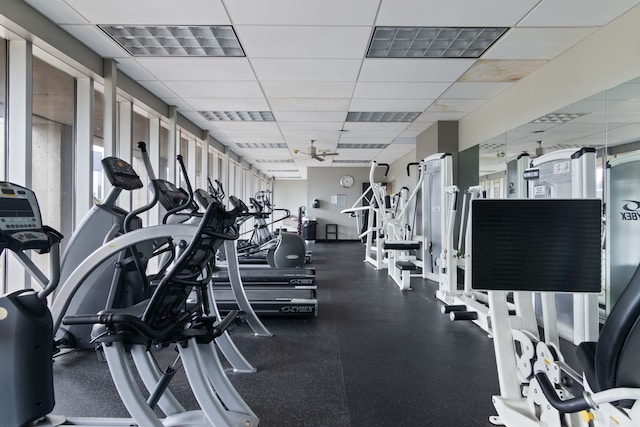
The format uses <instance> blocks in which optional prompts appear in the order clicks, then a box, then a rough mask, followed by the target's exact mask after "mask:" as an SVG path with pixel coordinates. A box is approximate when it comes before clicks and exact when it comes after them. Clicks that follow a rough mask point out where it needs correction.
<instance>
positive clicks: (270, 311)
mask: <svg viewBox="0 0 640 427" xmlns="http://www.w3.org/2000/svg"><path fill="white" fill-rule="evenodd" d="M193 196H194V197H193V198H194V200H195V201H196V202H197V203H198V205H199V206H201V207H204V206H206V205H207V204H208V203H210V200H211V199H212V198H213V197H214V196H213V195H212V194H211V193H207V192H206V191H204V190H202V189H198V190H196V191H195V192H194V194H193ZM226 255H228V256H229V257H233V258H234V259H233V260H232V262H231V263H229V260H227V263H228V264H229V267H231V268H234V266H235V265H237V263H239V262H238V257H237V253H234V254H225V258H226ZM218 267H219V270H218V271H217V272H215V273H214V274H213V276H212V279H211V283H212V284H213V296H214V298H215V301H216V304H217V306H218V310H219V311H220V312H221V313H225V312H227V311H230V310H237V309H238V305H237V303H236V298H235V295H234V293H233V290H232V287H231V281H230V275H229V271H228V269H227V268H224V267H222V266H221V265H220V263H218ZM220 267H222V268H220ZM239 271H240V278H241V281H242V288H243V289H244V292H245V293H246V295H247V298H248V300H249V303H250V304H251V307H252V308H253V310H254V311H255V312H256V313H257V314H258V315H265V316H317V315H318V299H317V294H316V292H317V286H316V272H315V269H313V268H272V267H264V268H256V267H254V266H252V268H240V269H239Z"/></svg>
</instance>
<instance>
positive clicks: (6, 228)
mask: <svg viewBox="0 0 640 427" xmlns="http://www.w3.org/2000/svg"><path fill="white" fill-rule="evenodd" d="M0 244H1V246H2V247H12V248H18V249H42V250H44V249H48V248H49V247H50V246H51V245H50V243H49V236H48V235H47V234H46V233H44V231H43V226H42V216H41V215H40V208H39V206H38V200H37V199H36V195H35V194H34V192H33V191H31V190H29V189H27V188H24V187H21V186H19V185H16V184H12V183H10V182H0Z"/></svg>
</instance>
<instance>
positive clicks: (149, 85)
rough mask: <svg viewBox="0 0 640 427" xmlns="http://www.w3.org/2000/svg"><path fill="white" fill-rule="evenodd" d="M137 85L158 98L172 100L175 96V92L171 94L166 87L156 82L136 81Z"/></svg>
mask: <svg viewBox="0 0 640 427" xmlns="http://www.w3.org/2000/svg"><path fill="white" fill-rule="evenodd" d="M138 83H140V85H141V86H143V87H144V88H146V89H147V90H148V91H149V92H151V93H153V94H154V95H155V96H157V97H158V98H173V97H175V96H176V94H175V92H172V91H171V90H170V89H169V88H167V86H165V85H164V84H163V83H162V82H159V81H157V80H142V81H138Z"/></svg>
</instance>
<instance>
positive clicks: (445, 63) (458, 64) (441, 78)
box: [359, 58, 475, 82]
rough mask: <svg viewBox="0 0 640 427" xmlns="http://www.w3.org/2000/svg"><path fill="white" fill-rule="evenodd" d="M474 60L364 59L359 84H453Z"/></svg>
mask: <svg viewBox="0 0 640 427" xmlns="http://www.w3.org/2000/svg"><path fill="white" fill-rule="evenodd" d="M474 62H475V60H474V59H450V58H445V59H432V58H428V59H425V58H407V59H397V58H393V59H386V58H385V59H381V58H372V59H366V60H365V61H364V63H363V64H362V71H361V72H360V76H359V81H361V82H455V81H456V80H458V77H460V76H461V75H462V74H463V73H464V72H465V71H467V69H469V67H471V65H473V63H474Z"/></svg>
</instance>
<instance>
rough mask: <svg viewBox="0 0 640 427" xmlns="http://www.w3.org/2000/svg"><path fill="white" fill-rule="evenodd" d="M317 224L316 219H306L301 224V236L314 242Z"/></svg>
mask: <svg viewBox="0 0 640 427" xmlns="http://www.w3.org/2000/svg"><path fill="white" fill-rule="evenodd" d="M317 226H318V221H316V220H313V219H312V220H307V221H304V223H303V224H302V238H303V239H304V240H305V241H307V242H315V241H316V228H317Z"/></svg>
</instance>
